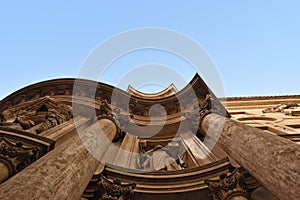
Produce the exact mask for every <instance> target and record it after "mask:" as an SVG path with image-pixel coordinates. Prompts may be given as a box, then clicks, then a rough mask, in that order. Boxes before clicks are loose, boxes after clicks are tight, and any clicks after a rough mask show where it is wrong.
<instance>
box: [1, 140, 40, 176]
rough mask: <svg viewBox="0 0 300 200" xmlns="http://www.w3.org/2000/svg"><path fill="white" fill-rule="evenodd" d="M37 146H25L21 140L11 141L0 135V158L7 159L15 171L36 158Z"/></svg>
mask: <svg viewBox="0 0 300 200" xmlns="http://www.w3.org/2000/svg"><path fill="white" fill-rule="evenodd" d="M37 152H38V148H37V147H26V146H25V145H24V144H23V143H22V142H16V143H14V142H12V141H10V140H8V139H6V138H5V137H0V158H2V159H4V160H6V161H8V162H9V163H10V165H11V166H10V167H11V168H12V171H13V172H14V173H17V172H19V171H21V170H22V169H24V168H25V167H27V166H28V165H30V164H31V163H32V162H34V161H35V160H36V154H37Z"/></svg>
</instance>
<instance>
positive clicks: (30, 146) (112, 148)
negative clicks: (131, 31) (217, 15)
mask: <svg viewBox="0 0 300 200" xmlns="http://www.w3.org/2000/svg"><path fill="white" fill-rule="evenodd" d="M75 81H76V84H75ZM74 85H76V87H74ZM112 97H114V98H115V99H117V101H114V99H113V98H112ZM155 105H161V107H159V106H158V107H157V106H155ZM299 105H300V96H274V97H236V98H226V99H218V98H217V97H216V96H215V95H214V94H213V93H212V92H211V91H210V90H209V88H208V87H207V85H206V84H205V83H204V82H203V80H202V79H201V78H200V77H199V76H198V75H196V76H195V77H194V78H193V79H192V80H191V82H190V84H189V86H187V87H185V88H184V89H182V90H181V91H177V90H176V88H175V86H174V85H171V86H170V87H169V88H167V89H166V90H164V91H162V92H160V93H157V94H151V95H150V94H143V93H141V92H139V91H137V90H135V89H133V88H131V87H129V89H128V91H127V92H125V91H122V90H120V89H118V88H114V87H112V86H110V85H106V84H103V83H96V82H92V81H88V80H75V79H58V80H49V81H45V82H41V83H38V84H34V85H31V86H28V87H25V88H23V89H21V90H19V91H17V92H15V93H13V94H12V95H9V96H8V97H6V98H5V99H3V100H2V101H1V102H0V172H1V173H0V180H1V185H0V199H81V200H84V199H88V200H96V199H107V200H108V199H115V200H127V199H143V200H148V199H149V200H152V199H155V200H160V199H188V200H194V199H215V200H219V199H224V200H227V199H228V200H229V199H254V200H255V199H268V198H269V199H276V198H277V199H297V197H299V196H298V195H299V191H298V190H297V188H299V187H300V186H299V183H298V181H297V180H299V179H298V178H299V176H300V172H299V169H300V163H299V160H300V159H299V157H300V147H299V144H297V143H299V142H300V113H299ZM74 108H75V110H74ZM162 108H163V109H162ZM162 122H163V123H162ZM99 127H101V131H99ZM104 141H106V142H104ZM36 185H39V187H38V188H37V187H36ZM262 185H264V187H263V186H262ZM280 190H282V191H280Z"/></svg>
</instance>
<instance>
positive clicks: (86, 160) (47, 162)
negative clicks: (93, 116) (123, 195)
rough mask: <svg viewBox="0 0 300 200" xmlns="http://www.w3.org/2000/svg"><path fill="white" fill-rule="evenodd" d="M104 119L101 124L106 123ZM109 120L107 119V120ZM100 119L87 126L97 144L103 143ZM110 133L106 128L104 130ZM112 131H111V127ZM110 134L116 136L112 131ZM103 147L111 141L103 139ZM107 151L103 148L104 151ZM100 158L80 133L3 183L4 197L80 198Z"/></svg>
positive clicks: (1, 195) (1, 194)
mask: <svg viewBox="0 0 300 200" xmlns="http://www.w3.org/2000/svg"><path fill="white" fill-rule="evenodd" d="M99 122H100V126H104V125H103V123H101V120H100V121H99ZM105 124H106V122H105ZM98 128H99V125H98V123H94V124H93V125H91V126H90V127H88V128H87V129H86V130H85V133H86V135H87V136H86V137H88V138H89V140H90V142H91V143H93V144H97V143H99V141H98V140H99V138H96V139H95V138H93V136H95V135H97V134H96V131H97V130H98ZM104 132H105V133H106V131H105V130H104ZM108 132H109V131H108ZM88 134H91V135H92V136H91V137H89V135H88ZM109 134H110V135H109V136H108V138H109V139H110V140H112V139H113V138H114V136H115V134H116V133H115V134H114V135H112V133H111V132H109ZM101 144H102V147H101V148H103V149H105V148H107V147H106V146H105V145H107V146H108V145H109V144H108V143H107V144H105V143H103V142H102V143H101ZM101 153H102V154H104V152H100V153H99V156H100V154H101ZM98 165H99V161H98V160H97V159H96V158H94V157H93V155H92V154H91V153H89V151H88V150H87V149H86V147H85V146H84V144H83V143H82V141H81V139H80V138H79V136H78V135H74V136H73V137H72V138H70V139H69V140H68V141H67V142H65V143H63V144H61V145H60V146H58V147H57V148H56V149H54V150H52V151H51V152H49V153H48V154H47V155H45V156H44V157H42V158H40V159H39V160H37V161H36V162H35V163H33V164H31V165H30V166H28V167H27V168H26V169H24V170H23V171H21V172H20V173H18V174H17V175H15V176H14V177H12V178H11V179H9V180H7V181H6V182H4V183H3V184H1V185H0V199H1V200H11V199H22V200H27V199H28V200H31V199H70V200H76V199H80V197H81V195H82V193H83V191H84V189H85V188H86V186H87V184H88V182H89V181H90V179H91V177H92V176H93V174H94V172H95V170H96V169H97V166H98Z"/></svg>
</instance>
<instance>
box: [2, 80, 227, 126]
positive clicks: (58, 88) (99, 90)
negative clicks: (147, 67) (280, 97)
mask: <svg viewBox="0 0 300 200" xmlns="http://www.w3.org/2000/svg"><path fill="white" fill-rule="evenodd" d="M74 83H75V84H76V93H75V92H73V88H74ZM168 91H170V90H168ZM208 93H210V94H211V95H212V96H213V97H214V98H216V97H215V95H214V94H213V93H212V92H211V91H210V89H209V88H208V86H207V85H206V84H205V83H204V81H203V80H202V79H201V78H200V76H199V75H198V74H196V75H195V76H194V78H193V79H192V80H191V81H190V82H189V83H188V84H187V86H186V87H184V88H183V89H182V90H180V91H179V92H177V93H176V94H172V95H169V96H161V97H160V98H152V97H148V96H145V95H144V96H143V95H139V94H136V93H132V94H129V93H128V92H126V91H123V90H121V89H119V88H116V87H113V86H111V85H108V84H105V83H100V82H95V81H91V80H85V79H74V78H65V79H55V80H48V81H43V82H40V83H36V84H33V85H30V86H27V87H24V88H22V89H20V90H18V91H16V92H14V93H12V94H11V95H9V96H7V97H6V98H4V99H3V100H2V101H0V112H2V111H4V110H5V109H7V108H9V107H12V106H16V105H18V104H21V103H24V102H27V101H31V100H34V99H38V98H41V97H44V96H50V97H51V98H54V99H56V100H58V101H62V102H66V103H68V104H71V103H72V98H75V99H77V102H79V103H80V104H83V105H85V106H87V107H91V108H93V109H94V108H95V104H96V105H97V106H98V105H99V104H100V102H101V100H102V99H106V100H107V101H108V102H109V103H110V102H111V98H112V95H114V97H116V99H117V101H116V102H114V103H113V104H114V106H116V107H119V108H121V109H123V110H128V107H129V112H130V114H131V115H132V118H133V119H134V120H135V121H136V123H137V124H140V125H147V124H148V123H149V122H150V118H149V110H150V108H151V106H153V105H155V104H159V105H161V106H162V107H164V109H165V110H166V112H167V123H176V122H180V121H182V114H181V113H182V109H183V110H188V109H190V108H192V107H193V105H194V104H195V102H197V103H199V102H198V101H201V100H203V99H205V97H206V95H207V94H208ZM195 98H197V99H195ZM179 99H180V101H179ZM219 104H220V105H219V106H223V105H222V104H221V103H219ZM97 106H96V107H97ZM159 112H161V111H158V113H156V116H158V118H157V119H158V120H159V116H160V114H161V113H159ZM154 118H155V117H154Z"/></svg>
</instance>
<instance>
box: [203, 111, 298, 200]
mask: <svg viewBox="0 0 300 200" xmlns="http://www.w3.org/2000/svg"><path fill="white" fill-rule="evenodd" d="M201 130H202V131H203V132H204V133H206V134H207V135H208V136H210V137H214V138H218V137H217V136H216V135H218V134H220V135H219V138H218V140H217V143H218V144H219V145H220V146H221V147H222V148H223V149H224V150H225V151H226V153H227V154H228V155H229V156H231V157H232V158H233V159H235V160H236V161H237V162H238V163H239V164H240V165H241V166H243V167H244V168H245V169H246V170H247V171H248V172H249V173H250V174H251V175H252V176H253V177H255V178H256V179H257V180H258V181H259V182H260V183H261V184H262V185H263V186H264V187H266V188H267V189H268V190H269V191H270V192H272V193H273V194H274V195H275V196H276V197H278V198H279V199H289V200H298V199H299V197H300V190H299V188H300V182H299V180H300V145H298V144H296V143H294V142H291V141H289V140H287V139H284V138H281V137H279V136H275V135H272V134H270V133H267V132H265V131H262V130H259V129H256V128H253V127H250V126H248V125H244V124H241V123H239V122H236V121H233V120H231V119H228V118H225V117H223V116H220V115H217V114H208V115H206V116H205V117H204V118H203V120H202V121H201Z"/></svg>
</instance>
